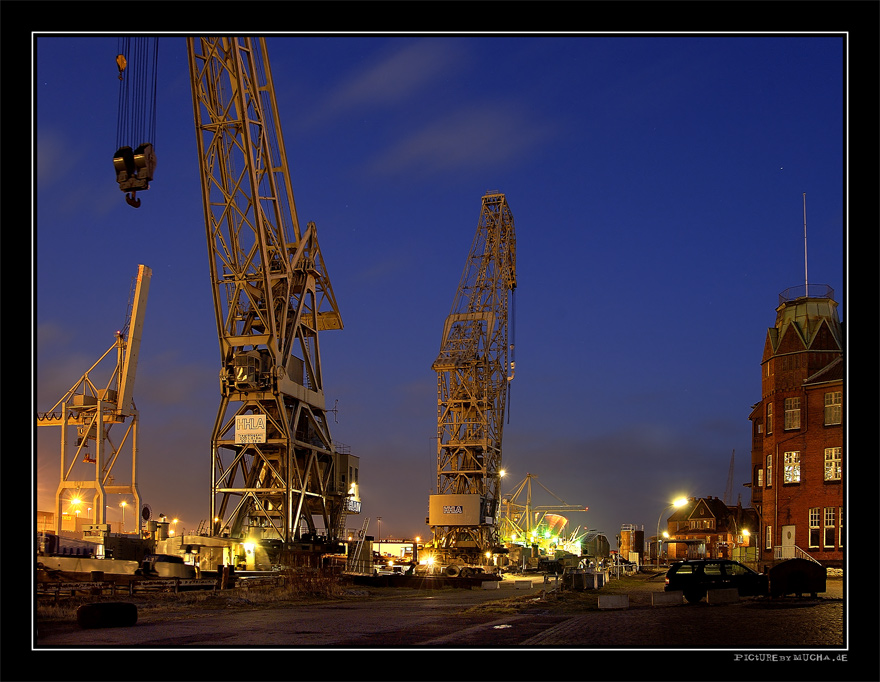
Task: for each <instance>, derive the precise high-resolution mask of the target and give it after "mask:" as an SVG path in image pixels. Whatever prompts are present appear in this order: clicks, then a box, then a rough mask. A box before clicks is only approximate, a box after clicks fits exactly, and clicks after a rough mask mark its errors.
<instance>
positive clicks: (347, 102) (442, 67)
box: [310, 40, 464, 124]
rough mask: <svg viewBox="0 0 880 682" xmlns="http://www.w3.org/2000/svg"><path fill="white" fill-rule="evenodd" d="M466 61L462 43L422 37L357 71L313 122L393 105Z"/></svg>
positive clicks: (331, 96) (316, 114) (396, 104)
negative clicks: (423, 38)
mask: <svg viewBox="0 0 880 682" xmlns="http://www.w3.org/2000/svg"><path fill="white" fill-rule="evenodd" d="M463 63H464V53H463V52H462V50H461V48H460V46H459V44H458V43H455V42H449V41H442V42H440V41H434V40H420V41H417V42H414V43H410V44H407V45H406V46H405V47H403V48H402V49H400V50H398V51H396V52H394V53H393V54H391V55H389V56H387V57H386V58H384V59H383V60H382V61H380V62H378V63H376V64H373V65H370V66H368V67H366V68H364V69H363V70H361V71H358V72H357V73H355V74H354V75H353V76H351V78H349V79H348V80H347V81H345V82H344V83H343V84H342V85H341V86H340V87H339V88H337V89H336V90H335V91H334V92H333V93H332V94H331V95H330V96H329V97H328V98H327V99H326V101H325V102H324V103H323V105H319V106H318V107H317V108H316V110H315V115H314V116H313V117H312V118H311V120H310V123H311V124H315V123H318V122H327V121H328V120H330V119H331V118H335V117H338V116H341V115H347V114H349V113H352V112H357V111H359V110H362V109H364V108H365V107H366V108H373V109H375V108H391V107H396V106H398V105H399V104H400V103H401V102H403V101H405V100H407V99H410V98H412V97H413V96H415V95H416V94H418V93H419V92H420V91H422V90H424V89H425V88H427V87H429V86H431V84H432V83H434V82H436V80H437V79H438V78H441V77H448V76H449V75H450V74H451V73H452V72H454V71H455V70H456V68H457V67H458V66H459V65H461V64H463Z"/></svg>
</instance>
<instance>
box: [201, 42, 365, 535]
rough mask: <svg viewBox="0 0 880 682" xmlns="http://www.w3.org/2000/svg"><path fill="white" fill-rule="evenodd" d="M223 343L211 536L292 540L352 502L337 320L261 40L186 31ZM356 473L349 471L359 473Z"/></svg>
mask: <svg viewBox="0 0 880 682" xmlns="http://www.w3.org/2000/svg"><path fill="white" fill-rule="evenodd" d="M187 53H188V57H189V67H190V78H191V86H192V97H193V111H194V116H195V125H196V133H197V135H196V137H197V142H198V153H199V165H200V171H201V172H200V175H201V186H202V200H203V206H204V214H205V228H206V236H207V241H208V248H209V257H210V276H211V285H212V291H213V297H214V313H215V318H216V323H217V332H218V339H219V344H220V361H221V370H220V395H221V399H220V407H219V409H218V413H217V419H216V421H215V424H214V429H213V433H212V471H213V474H212V482H211V518H212V519H214V524H213V528H212V531H213V533H214V534H215V535H224V536H228V537H231V538H240V537H251V538H258V539H259V538H262V539H272V540H281V541H282V542H283V543H290V542H293V541H296V540H299V539H301V538H302V537H303V536H304V535H309V536H314V535H318V534H319V533H318V531H319V526H318V525H317V524H316V522H315V521H316V519H320V520H321V521H323V528H324V530H325V532H326V536H327V539H328V540H329V539H332V537H331V536H333V535H335V534H338V533H339V531H340V528H341V527H342V525H343V521H344V517H345V513H346V512H347V511H354V509H353V508H352V502H353V498H354V501H356V499H357V492H356V489H355V490H352V488H351V485H352V479H353V478H354V477H349V478H347V474H348V472H349V471H350V470H352V469H354V470H356V468H357V457H353V456H351V455H349V454H347V453H346V454H340V453H339V452H337V450H336V447H335V445H334V443H333V440H332V438H331V435H330V428H329V424H328V421H327V417H326V410H325V400H324V379H323V372H322V369H321V356H320V352H319V348H318V332H319V331H322V330H325V329H341V328H342V318H341V315H340V313H339V308H338V306H337V303H336V298H335V296H334V295H333V290H332V287H331V285H330V279H329V276H328V274H327V269H326V267H325V265H324V259H323V256H322V254H321V250H320V248H319V246H318V237H317V228H316V226H315V224H314V223H311V222H310V223H308V225H307V226H306V229H305V230H302V229H301V228H300V225H299V222H298V220H297V214H296V206H295V203H294V197H293V190H292V186H291V182H290V175H289V170H288V163H287V157H286V153H285V147H284V142H283V137H282V134H281V125H280V122H279V117H278V111H277V105H276V99H275V90H274V84H273V80H272V74H271V70H270V67H269V58H268V54H267V51H266V45H265V40H264V39H263V38H248V37H202V38H187ZM355 480H356V479H355Z"/></svg>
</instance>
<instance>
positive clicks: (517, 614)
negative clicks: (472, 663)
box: [36, 575, 845, 649]
mask: <svg viewBox="0 0 880 682" xmlns="http://www.w3.org/2000/svg"><path fill="white" fill-rule="evenodd" d="M505 587H507V588H508V589H493V590H489V589H470V590H459V589H443V590H419V589H410V588H402V589H401V588H378V589H376V588H370V589H358V588H352V589H349V590H348V591H347V593H346V594H345V595H344V597H342V598H340V599H330V600H323V601H311V602H309V603H305V604H291V603H279V604H273V603H270V604H260V603H256V601H255V600H253V599H249V598H248V597H247V595H245V594H243V593H242V592H240V591H238V590H234V591H229V593H216V596H215V597H212V599H210V600H208V601H206V602H205V603H204V604H202V605H201V606H198V605H193V606H190V607H187V608H176V607H174V606H173V605H172V604H173V603H169V605H168V606H166V607H159V606H149V605H144V606H143V607H141V609H140V613H139V617H138V622H137V624H136V625H134V626H132V627H123V628H100V629H82V628H80V627H79V626H78V625H77V624H76V622H75V620H72V621H69V622H64V621H61V622H42V623H41V622H39V621H38V623H37V626H38V629H37V635H36V647H37V648H38V649H40V648H52V647H71V646H73V647H85V648H90V647H109V648H119V647H122V648H126V647H132V646H137V647H140V648H143V647H154V648H177V647H196V648H202V647H206V648H215V647H223V648H236V647H244V648H250V647H267V648H277V647H295V648H300V647H305V648H312V647H314V648H321V647H333V648H345V647H354V648H357V647H387V648H397V647H413V646H428V647H520V646H533V647H587V648H596V647H618V646H627V647H642V648H647V649H650V648H653V647H664V648H670V647H671V648H685V649H688V648H698V649H705V648H718V647H721V648H753V647H767V646H769V647H772V648H780V647H783V648H784V647H842V646H844V644H845V642H844V599H843V581H842V580H829V581H828V590H827V592H826V593H823V594H822V595H820V596H819V597H818V598H816V599H811V598H803V599H799V598H786V599H777V600H769V599H765V598H743V599H739V600H737V601H736V602H734V603H729V604H723V605H717V606H716V605H712V604H709V603H707V602H701V603H699V604H691V605H687V604H680V605H674V606H654V605H652V601H653V600H654V597H653V596H652V595H656V594H657V593H662V591H663V580H662V575H660V576H656V577H650V576H648V577H646V576H640V577H637V578H625V579H621V580H612V581H610V582H609V583H607V584H606V585H605V586H604V587H603V588H602V589H599V590H585V591H583V592H579V593H571V592H569V593H567V594H566V593H560V592H559V591H558V590H557V589H556V585H555V583H554V582H553V581H552V579H551V580H550V581H549V582H547V583H545V582H544V581H543V580H542V579H533V580H532V581H531V584H530V585H528V589H525V590H523V589H511V587H512V586H509V585H508V586H505ZM520 587H522V584H520ZM613 594H617V595H622V594H625V595H626V601H627V605H626V608H622V609H602V608H598V607H599V606H601V603H600V602H599V599H600V598H601V597H602V596H603V595H613Z"/></svg>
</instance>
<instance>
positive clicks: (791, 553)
mask: <svg viewBox="0 0 880 682" xmlns="http://www.w3.org/2000/svg"><path fill="white" fill-rule="evenodd" d="M773 558H774V559H806V560H807V561H812V562H813V563H814V564H819V565H820V566H821V565H822V564H821V562H819V561H817V560H816V559H814V558H813V557H811V556H810V555H809V554H807V553H806V552H805V551H804V550H802V549H801V548H800V547H798V546H797V545H777V546H776V547H774V548H773Z"/></svg>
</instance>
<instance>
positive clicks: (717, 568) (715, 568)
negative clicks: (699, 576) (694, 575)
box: [703, 564, 721, 575]
mask: <svg viewBox="0 0 880 682" xmlns="http://www.w3.org/2000/svg"><path fill="white" fill-rule="evenodd" d="M703 574H704V575H721V564H706V565H705V566H703Z"/></svg>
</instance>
